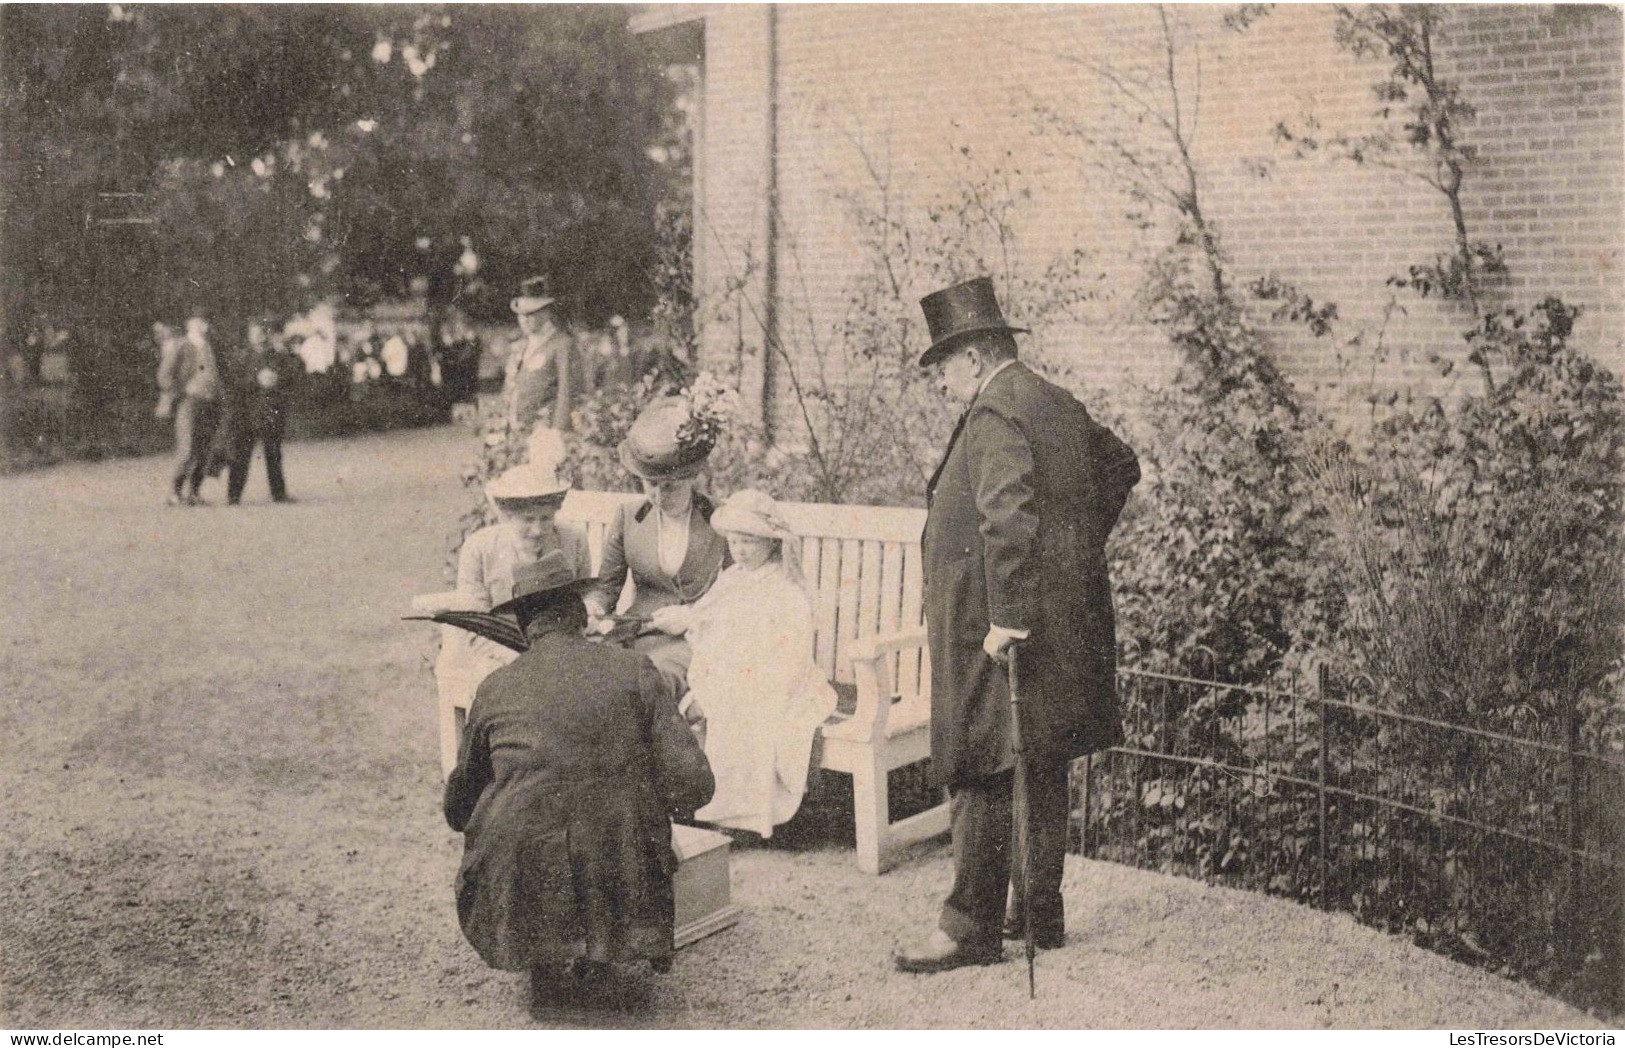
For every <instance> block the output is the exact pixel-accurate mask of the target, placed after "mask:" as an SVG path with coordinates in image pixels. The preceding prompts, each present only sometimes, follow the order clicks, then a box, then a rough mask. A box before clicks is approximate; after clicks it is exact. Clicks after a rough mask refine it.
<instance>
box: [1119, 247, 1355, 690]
mask: <svg viewBox="0 0 1625 1048" xmlns="http://www.w3.org/2000/svg"><path fill="white" fill-rule="evenodd" d="M1193 276H1194V275H1193V274H1192V273H1190V272H1189V270H1188V269H1187V268H1186V267H1185V266H1183V265H1182V264H1181V263H1180V262H1178V261H1177V260H1165V262H1164V263H1163V265H1162V266H1161V267H1160V268H1159V269H1158V271H1157V273H1156V274H1155V277H1154V280H1153V282H1152V283H1151V284H1150V285H1148V290H1147V300H1148V302H1149V303H1150V304H1151V307H1152V313H1151V316H1152V319H1153V320H1154V321H1155V322H1156V323H1157V324H1159V326H1161V327H1162V329H1163V330H1164V331H1165V332H1166V333H1167V336H1168V338H1169V340H1170V341H1171V343H1172V344H1173V345H1174V347H1175V348H1176V349H1177V350H1178V351H1179V353H1180V356H1181V361H1182V364H1181V367H1180V370H1179V372H1178V374H1177V376H1176V378H1175V380H1174V381H1173V382H1172V383H1171V384H1169V385H1167V386H1166V387H1163V388H1159V389H1156V390H1152V391H1148V392H1144V393H1143V395H1142V405H1141V407H1142V410H1141V412H1140V415H1139V417H1138V419H1136V420H1135V421H1134V422H1133V423H1131V424H1130V427H1129V428H1130V432H1131V434H1132V438H1131V443H1132V444H1133V445H1134V447H1135V449H1136V451H1137V452H1138V453H1139V454H1140V458H1141V465H1142V471H1143V473H1144V474H1145V479H1144V480H1143V481H1142V482H1141V484H1140V486H1139V488H1137V489H1136V492H1135V494H1134V497H1133V498H1132V499H1131V500H1130V510H1129V512H1128V513H1126V514H1125V517H1124V519H1123V522H1122V523H1121V525H1120V526H1119V528H1118V530H1117V532H1116V533H1115V535H1114V536H1113V540H1112V544H1111V555H1112V578H1113V581H1114V583H1115V585H1116V592H1117V607H1118V614H1119V616H1120V619H1121V623H1122V625H1121V626H1120V628H1119V635H1120V636H1121V637H1123V638H1124V639H1125V642H1126V644H1127V647H1128V657H1129V661H1130V664H1132V665H1138V666H1144V667H1151V668H1163V669H1169V668H1179V669H1181V670H1183V671H1186V672H1191V671H1194V672H1199V673H1201V674H1203V675H1212V676H1215V677H1216V678H1218V679H1222V680H1229V681H1261V680H1264V679H1266V678H1267V677H1268V676H1269V674H1270V673H1271V672H1272V669H1273V668H1274V667H1276V666H1278V665H1280V664H1281V663H1282V661H1283V660H1284V659H1285V658H1286V657H1287V656H1288V654H1289V653H1290V652H1292V651H1294V650H1295V649H1302V648H1305V647H1308V646H1310V645H1311V644H1312V643H1313V642H1315V641H1316V640H1319V639H1322V638H1324V637H1326V636H1328V635H1329V634H1330V633H1331V631H1332V630H1333V629H1334V628H1335V626H1336V617H1337V616H1336V609H1335V605H1334V604H1333V603H1331V602H1329V601H1327V600H1326V599H1325V596H1324V595H1325V594H1326V593H1327V592H1328V591H1329V581H1328V579H1327V578H1326V573H1325V569H1324V562H1325V558H1324V556H1323V546H1324V542H1325V538H1326V536H1325V530H1324V525H1323V522H1322V516H1323V515H1322V513H1321V511H1320V510H1319V509H1318V507H1316V506H1314V505H1313V504H1312V503H1311V501H1310V500H1309V499H1308V498H1306V497H1305V494H1306V493H1305V491H1304V490H1303V483H1302V478H1301V476H1300V474H1299V472H1298V470H1297V469H1296V465H1295V464H1296V462H1297V461H1298V459H1299V458H1300V456H1301V455H1302V454H1303V451H1304V449H1305V448H1306V447H1307V446H1309V445H1310V443H1311V439H1312V438H1313V436H1314V434H1316V433H1317V432H1318V431H1319V429H1320V427H1321V425H1322V423H1321V422H1320V420H1319V419H1318V418H1317V416H1315V415H1314V413H1313V412H1312V411H1311V409H1310V408H1309V407H1307V406H1306V405H1305V404H1304V403H1303V402H1302V400H1301V399H1300V398H1299V397H1298V394H1297V393H1296V391H1295V390H1294V389H1293V388H1292V386H1291V385H1290V383H1288V382H1287V380H1286V379H1285V378H1284V376H1282V375H1281V373H1280V372H1279V370H1278V369H1277V368H1276V367H1275V365H1274V362H1273V360H1272V359H1271V356H1270V350H1269V346H1268V345H1267V344H1266V342H1265V340H1264V338H1263V336H1262V335H1261V334H1260V333H1259V331H1258V330H1257V328H1255V327H1254V326H1253V325H1252V324H1251V323H1250V322H1249V321H1248V319H1247V318H1246V316H1245V315H1244V314H1243V312H1242V310H1241V308H1240V307H1239V306H1238V305H1237V304H1236V303H1235V302H1234V301H1233V300H1232V299H1230V298H1228V297H1221V296H1216V295H1214V294H1212V293H1211V292H1210V291H1208V290H1207V289H1206V288H1205V287H1204V285H1203V284H1202V283H1200V282H1199V281H1198V280H1197V279H1193Z"/></svg>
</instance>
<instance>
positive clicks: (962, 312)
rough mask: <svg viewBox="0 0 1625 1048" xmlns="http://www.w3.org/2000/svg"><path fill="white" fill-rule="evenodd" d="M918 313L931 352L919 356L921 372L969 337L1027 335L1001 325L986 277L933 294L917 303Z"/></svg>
mask: <svg viewBox="0 0 1625 1048" xmlns="http://www.w3.org/2000/svg"><path fill="white" fill-rule="evenodd" d="M920 309H921V310H922V311H923V312H924V313H925V326H926V328H927V329H929V331H930V332H931V348H930V349H927V350H926V351H925V352H924V353H922V354H920V367H922V368H928V367H930V366H931V365H932V364H935V363H936V362H937V361H939V360H941V359H942V358H944V357H946V356H947V355H948V354H949V353H950V352H952V351H953V349H954V348H955V347H956V346H958V345H959V344H960V342H961V340H962V339H964V338H965V337H966V336H969V335H981V334H986V333H987V332H989V331H1007V332H1011V333H1020V334H1023V335H1025V334H1027V329H1026V328H1018V327H1011V326H1010V325H1009V324H1006V323H1005V322H1004V314H1003V313H1002V312H1000V310H999V300H998V297H997V296H995V295H994V294H993V281H991V280H989V279H988V278H987V277H976V278H975V279H974V280H967V281H965V282H964V283H963V284H955V285H954V286H953V287H946V288H943V289H942V290H941V291H933V292H932V293H931V294H929V295H927V296H925V297H924V298H922V299H920Z"/></svg>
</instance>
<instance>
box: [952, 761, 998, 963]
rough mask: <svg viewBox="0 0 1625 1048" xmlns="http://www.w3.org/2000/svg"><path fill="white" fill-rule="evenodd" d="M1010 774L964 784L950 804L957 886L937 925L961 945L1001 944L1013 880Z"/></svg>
mask: <svg viewBox="0 0 1625 1048" xmlns="http://www.w3.org/2000/svg"><path fill="white" fill-rule="evenodd" d="M1011 782H1012V776H1011V773H1010V772H1003V773H1001V774H998V775H990V776H986V777H984V778H980V779H974V780H971V781H970V782H967V783H963V784H961V785H960V786H958V787H957V788H956V789H955V790H954V794H953V802H952V806H951V812H952V820H953V841H954V886H953V889H952V890H951V891H950V892H949V893H948V899H947V901H946V902H944V903H943V904H942V916H941V917H940V918H939V920H938V927H940V928H941V929H942V930H943V931H944V932H946V933H947V934H948V936H949V938H951V939H953V940H954V941H956V942H959V943H966V944H971V945H976V946H986V945H993V946H996V945H997V944H998V943H999V942H1000V940H1001V937H1002V936H1003V929H1004V903H1005V894H1006V890H1007V888H1008V886H1009V878H1010V828H1011V824H1010V787H1011Z"/></svg>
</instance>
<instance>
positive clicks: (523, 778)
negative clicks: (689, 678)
mask: <svg viewBox="0 0 1625 1048" xmlns="http://www.w3.org/2000/svg"><path fill="white" fill-rule="evenodd" d="M714 788H715V782H714V780H713V779H712V776H711V767H710V765H709V764H707V763H706V759H705V754H704V752H702V751H701V749H700V747H699V744H698V743H697V742H695V741H694V736H693V735H692V734H691V733H690V731H689V729H688V725H687V724H685V723H684V722H683V718H682V717H681V716H680V715H679V714H678V712H677V707H676V706H675V704H674V703H673V702H672V700H671V698H670V692H669V691H668V690H667V688H666V687H665V685H664V684H663V683H662V682H661V679H660V676H659V674H658V673H656V671H655V668H654V666H653V665H652V664H651V663H650V662H649V660H648V659H647V658H645V657H644V656H642V655H640V654H638V653H636V652H632V651H626V650H624V649H621V648H616V647H612V646H610V645H598V644H591V643H589V642H587V641H585V640H582V639H581V638H580V637H577V636H573V635H571V636H566V635H563V634H552V635H548V636H544V637H542V638H541V639H539V640H538V641H537V642H536V644H535V645H534V646H533V647H532V648H531V649H530V650H529V651H528V652H526V653H525V654H523V655H521V656H520V657H519V658H518V659H517V660H515V661H514V662H513V663H512V664H510V665H508V666H505V667H503V668H501V669H499V670H497V671H496V672H494V673H492V674H491V675H490V676H489V677H487V678H486V679H485V680H484V681H483V682H482V683H481V684H480V687H479V691H478V692H477V693H476V694H475V696H474V703H473V705H472V706H471V707H470V708H469V713H468V726H467V729H466V731H465V733H464V736H463V742H462V747H461V753H460V754H459V757H458V760H457V769H456V770H455V771H454V772H452V775H451V778H450V779H448V780H447V782H446V799H445V809H446V821H447V822H448V823H450V824H451V827H452V829H454V830H461V831H462V832H463V834H464V844H463V864H462V868H461V869H460V870H459V871H458V873H457V916H458V919H459V920H460V921H461V923H462V927H463V934H464V935H465V936H467V937H468V941H469V942H470V943H471V944H473V946H474V949H475V950H477V951H478V952H479V955H480V956H481V957H482V958H484V959H485V962H486V963H487V964H489V965H491V966H492V967H493V968H502V969H507V970H509V971H518V970H523V969H526V968H532V967H535V966H537V965H541V964H552V963H558V962H564V961H570V960H574V959H576V958H586V959H588V960H593V961H603V962H612V961H614V962H619V961H632V960H638V959H645V958H659V957H669V956H670V955H671V952H672V919H673V895H672V874H673V872H674V870H675V869H676V865H677V862H676V858H675V857H674V856H673V854H672V850H671V824H670V821H669V816H670V814H671V813H674V812H681V813H692V812H693V811H694V810H695V809H696V808H698V807H700V806H701V805H703V804H705V803H706V802H707V801H709V800H710V799H711V793H712V790H713V789H714Z"/></svg>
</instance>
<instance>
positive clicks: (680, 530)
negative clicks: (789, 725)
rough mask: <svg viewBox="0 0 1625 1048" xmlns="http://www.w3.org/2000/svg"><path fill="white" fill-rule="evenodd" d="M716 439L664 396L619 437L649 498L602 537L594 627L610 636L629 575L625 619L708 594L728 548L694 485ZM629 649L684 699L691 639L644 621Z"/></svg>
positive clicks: (590, 602) (624, 460)
mask: <svg viewBox="0 0 1625 1048" xmlns="http://www.w3.org/2000/svg"><path fill="white" fill-rule="evenodd" d="M711 445H712V441H711V440H710V439H708V438H705V437H703V436H700V435H698V434H696V432H695V427H693V426H691V425H689V412H688V405H687V402H685V401H684V400H682V399H681V398H679V397H662V398H660V399H659V400H656V401H655V402H653V403H652V404H650V405H649V406H648V407H647V408H645V409H644V411H643V414H641V415H639V416H638V418H637V421H635V422H633V423H632V428H631V429H630V430H628V431H627V434H626V439H625V440H623V441H621V448H620V452H621V464H622V465H624V466H625V467H626V468H627V469H628V470H630V471H631V472H632V474H633V475H634V476H636V477H637V478H638V479H639V480H640V481H641V482H642V484H643V489H644V491H645V492H646V493H647V497H646V498H645V499H644V500H643V501H642V502H640V503H636V504H634V505H630V506H622V507H621V508H620V510H619V511H618V512H617V513H616V514H615V520H614V522H613V523H612V524H611V525H610V527H609V531H608V533H607V534H606V536H605V540H604V556H603V562H602V565H601V568H602V570H601V571H600V572H599V575H600V582H599V585H598V588H597V589H595V590H594V591H593V592H591V593H589V594H588V595H587V609H588V611H590V612H591V613H592V616H593V619H594V627H593V628H594V629H595V630H597V631H598V632H600V633H608V632H610V629H611V627H612V625H613V624H612V623H610V622H609V621H608V620H607V619H606V618H605V616H608V615H609V614H610V612H612V611H614V610H615V604H616V601H617V600H618V599H619V598H620V595H621V589H622V587H624V586H625V584H626V579H627V577H628V576H630V577H631V579H632V603H631V605H630V606H628V607H627V609H626V611H625V617H627V618H635V619H645V620H646V619H648V618H649V617H651V616H653V615H654V613H655V612H657V611H658V610H660V609H661V608H664V607H668V606H670V605H674V604H692V603H694V602H695V601H697V600H699V599H700V598H701V597H703V596H705V593H706V591H707V590H709V589H710V588H711V584H712V583H714V582H715V581H716V580H717V575H718V573H719V572H721V571H722V569H723V567H724V566H725V564H726V563H727V560H728V546H727V543H725V542H723V541H722V536H720V535H718V534H717V533H716V531H715V530H714V529H713V528H712V527H711V509H712V506H711V502H710V500H709V499H707V498H706V497H705V496H704V495H702V494H700V493H699V492H697V491H695V490H694V478H695V477H696V476H697V475H698V474H699V472H700V470H701V469H703V468H704V467H705V460H706V458H707V457H708V456H709V455H710V454H711ZM632 647H633V648H635V649H637V650H638V651H641V652H643V653H644V654H646V655H648V656H649V658H650V659H651V660H653V662H654V664H655V668H656V669H658V670H659V671H660V674H661V676H662V677H664V678H665V680H666V682H667V684H668V686H669V687H670V689H671V694H672V697H673V698H674V699H677V700H679V701H680V700H682V699H683V697H684V693H685V692H686V691H687V690H688V683H687V681H688V663H689V658H690V650H689V646H688V641H686V640H684V639H683V638H682V637H681V636H673V635H671V634H669V633H663V632H661V631H660V630H658V629H655V628H654V627H653V625H652V623H644V624H643V628H641V629H639V630H638V631H637V633H636V636H634V638H633V640H632Z"/></svg>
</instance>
